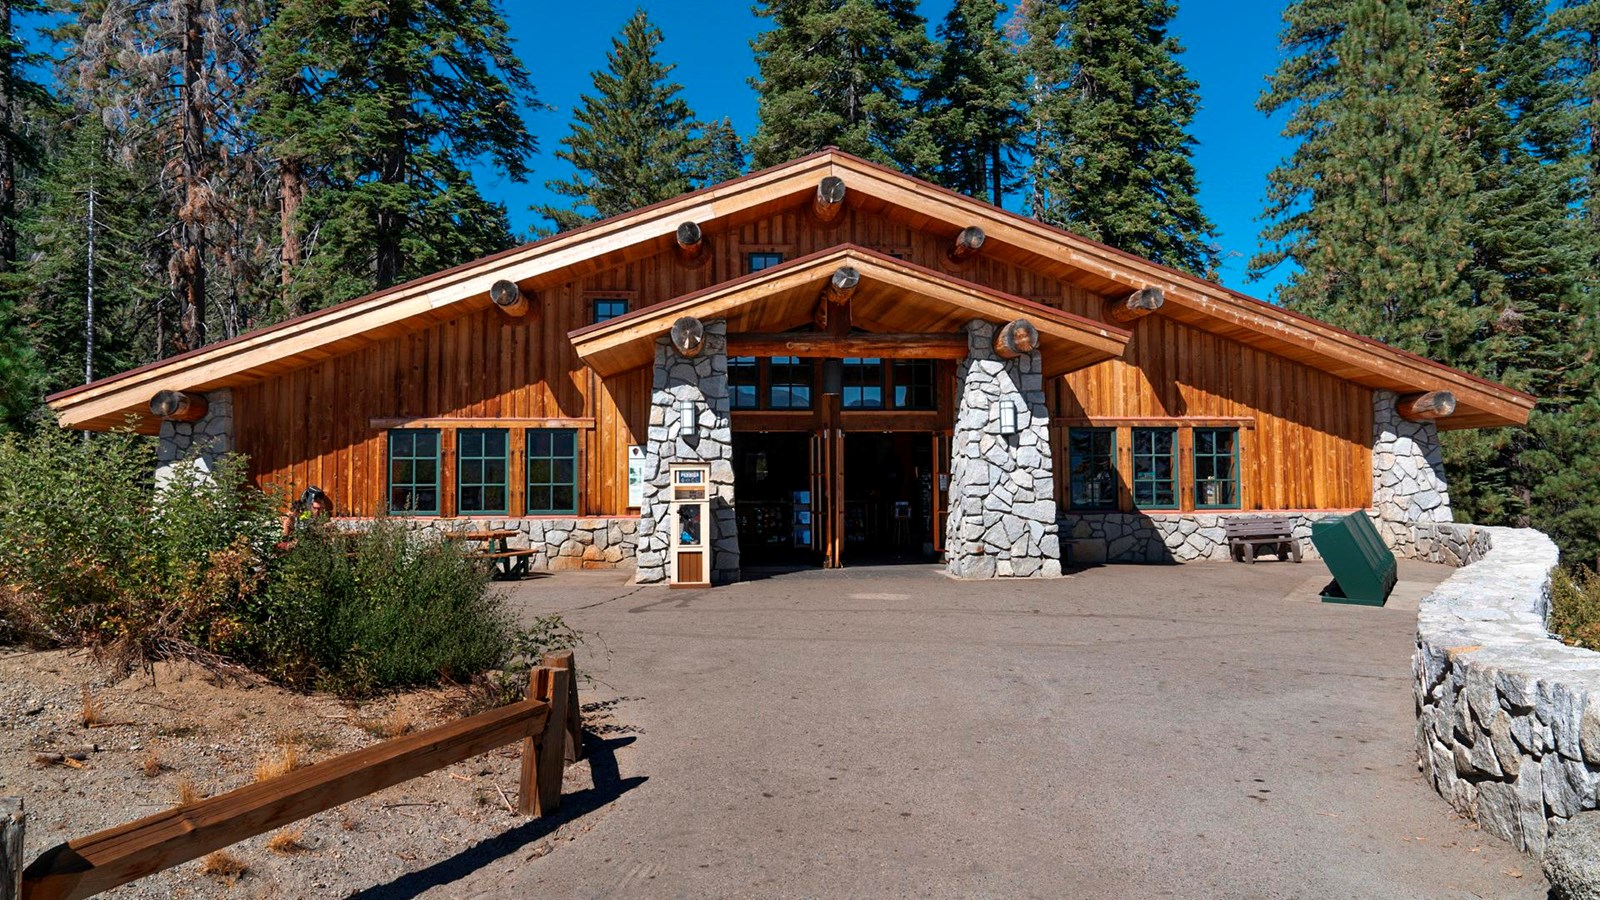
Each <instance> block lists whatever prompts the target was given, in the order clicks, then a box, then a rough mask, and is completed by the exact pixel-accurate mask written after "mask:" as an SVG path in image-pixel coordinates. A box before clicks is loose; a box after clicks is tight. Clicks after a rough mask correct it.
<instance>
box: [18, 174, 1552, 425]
mask: <svg viewBox="0 0 1600 900" xmlns="http://www.w3.org/2000/svg"><path fill="white" fill-rule="evenodd" d="M829 175H833V176H838V177H840V178H842V179H844V181H845V184H846V186H847V189H848V194H847V197H846V203H848V204H850V205H851V206H853V207H856V208H858V209H861V210H863V211H869V212H871V211H881V212H884V213H885V214H887V215H889V216H891V217H892V218H895V219H896V220H898V221H901V222H903V223H905V224H907V225H908V226H910V227H913V228H917V229H930V230H934V231H939V230H943V231H947V232H948V233H949V235H950V236H951V237H954V235H955V234H956V233H957V232H958V231H960V230H961V229H962V228H965V227H968V226H973V225H976V226H979V227H981V228H982V229H983V230H984V232H985V233H986V235H987V237H988V242H987V243H986V244H985V246H984V249H983V253H984V254H986V255H987V254H992V255H994V256H995V257H996V258H998V259H1004V260H1007V261H1009V262H1014V263H1016V264H1018V265H1021V266H1024V267H1027V268H1029V269H1031V270H1033V271H1037V272H1040V273H1042V274H1045V275H1049V276H1051V277H1055V278H1060V279H1061V280H1063V281H1066V282H1069V283H1072V284H1075V285H1079V286H1082V287H1084V288H1086V289H1089V290H1092V291H1095V292H1096V293H1101V294H1104V295H1107V296H1115V295H1116V294H1117V293H1119V292H1125V291H1129V290H1134V289H1138V288H1142V287H1159V288H1161V289H1162V290H1163V292H1164V293H1165V297H1166V301H1167V302H1166V305H1165V306H1164V307H1163V308H1162V310H1161V312H1160V313H1159V315H1165V316H1170V317H1171V318H1173V319H1175V320H1177V321H1180V322H1184V323H1186V324H1191V325H1194V326H1195V327H1198V328H1201V329H1203V330H1206V331H1209V332H1212V333H1215V334H1218V335H1220V336H1223V337H1226V338H1229V339H1232V340H1236V341H1238V342H1240V343H1243V344H1246V345H1249V346H1252V347H1256V348H1259V349H1262V350H1265V351H1267V352H1270V353H1274V354H1277V355H1280V356H1283V357H1285V358H1287V359H1291V360H1294V361H1297V362H1302V363H1305V364H1306V365H1310V366H1313V367H1315V368H1318V369H1321V370H1323V371H1326V372H1329V373H1331V374H1334V375H1337V376H1339V377H1341V378H1345V379H1347V380H1349V381H1352V382H1355V383H1357V384H1362V385H1366V386H1368V387H1372V388H1381V389H1388V390H1393V391H1397V392H1400V393H1413V392H1421V391H1431V390H1448V391H1451V392H1452V393H1454V394H1455V396H1456V399H1457V408H1456V413H1455V414H1454V415H1452V416H1450V417H1449V418H1446V419H1441V420H1439V422H1438V424H1439V427H1440V428H1447V429H1448V428H1473V427H1488V426H1499V425H1517V424H1524V423H1526V422H1527V418H1528V413H1529V412H1530V411H1531V410H1532V408H1533V406H1534V403H1535V398H1534V397H1532V396H1531V395H1529V394H1526V393H1523V392H1521V391H1516V390H1513V389H1511V388H1508V387H1506V386H1504V385H1501V384H1497V383H1495V382H1492V381H1488V380H1487V379H1483V378H1478V377H1476V376H1473V375H1470V374H1467V373H1465V372H1461V371H1459V370H1456V369H1452V368H1450V367H1449V366H1445V365H1443V364H1440V363H1437V362H1434V361H1432V360H1429V359H1426V358H1424V357H1421V356H1417V355H1415V354H1411V353H1408V352H1406V351H1403V350H1399V349H1396V348H1393V347H1389V346H1387V345H1385V344H1382V343H1380V342H1378V341H1374V340H1372V339H1370V338H1365V337H1362V336H1360V335H1356V334H1353V333H1351V332H1348V331H1344V330H1343V329H1340V328H1335V327H1334V326H1331V325H1328V324H1326V323H1323V322H1318V321H1316V320H1315V319H1311V318H1309V317H1307V316H1303V315H1300V314H1298V313H1294V312H1290V311H1288V310H1285V309H1282V308H1280V307H1277V306H1273V305H1272V304H1269V303H1265V302H1263V301H1260V300H1256V299H1254V298H1251V297H1247V296H1245V295H1243V294H1240V293H1238V292H1236V291H1230V290H1228V289H1227V288H1224V287H1222V286H1221V285H1218V284H1213V283H1211V282H1208V281H1205V280H1204V279H1201V278H1197V277H1195V276H1192V275H1189V274H1187V273H1183V272H1178V271H1176V270H1174V269H1169V268H1167V267H1165V266H1161V265H1159V264H1157V263H1154V262H1151V261H1149V260H1146V259H1142V258H1140V257H1137V256H1134V255H1132V254H1130V253H1126V252H1124V251H1120V250H1117V249H1114V248H1112V247H1107V246H1105V245H1104V244H1099V243H1096V242H1094V241H1091V240H1088V239H1086V238H1083V237H1080V236H1078V235H1074V234H1071V233H1069V232H1066V231H1063V230H1061V229H1059V228H1056V227H1054V226H1051V225H1046V224H1044V223H1041V222H1037V221H1035V220H1032V219H1028V218H1025V217H1023V216H1019V215H1017V214H1015V213H1011V212H1007V211H1005V210H1003V209H1000V208H998V207H995V206H992V205H990V204H987V203H984V202H981V201H978V200H974V199H972V198H970V197H966V196H963V195H961V194H957V193H955V192H953V191H949V190H946V189H944V188H941V187H937V186H935V185H932V184H929V183H927V182H924V181H920V180H918V179H915V178H912V177H910V176H907V175H904V174H901V173H899V172H895V171H893V170H891V169H887V168H884V167H882V166H878V165H876V164H873V163H869V162H867V161H865V160H862V159H859V158H856V157H853V156H850V155H849V154H846V153H843V152H840V151H837V150H832V149H828V150H823V151H821V152H818V153H814V154H812V155H810V156H806V157H802V158H800V159H797V160H794V161H792V162H788V163H784V164H782V165H779V166H775V167H773V168H770V169H766V170H763V171H760V172H753V173H751V174H749V175H746V176H744V177H742V178H738V179H735V180H733V181H729V182H726V183H724V184H720V185H716V186H714V187H711V188H706V189H704V190H700V191H696V192H694V193H690V194H685V195H682V196H680V197H676V198H673V199H671V200H667V201H664V202H661V203H657V204H654V205H652V206H648V207H644V208H642V209H638V210H634V211H632V212H629V213H625V214H623V215H620V216H616V217H613V218H610V219H606V220H603V221H601V222H596V223H594V224H592V225H588V226H585V227H583V228H579V229H576V230H573V231H569V232H564V233H562V234H559V235H555V236H552V237H549V238H546V239H544V240H541V241H537V242H535V243H532V244H528V245H525V246H522V247H518V248H515V249H512V250H507V251H505V252H503V253H499V254H496V255H493V256H489V257H485V258H483V259H480V260H476V261H473V262H470V263H466V264H464V265H461V266H457V267H455V268H452V269H447V270H445V271H443V272H438V273H435V274H433V275H428V276H425V277H423V278H419V279H416V280H414V281H411V282H408V283H406V284H402V285H397V286H395V287H393V288H390V289H388V290H384V291H380V292H378V293H375V294H370V295H368V296H366V297H361V298H357V299H355V300H351V301H349V302H346V303H343V304H340V305H338V306H333V307H330V308H328V309H325V310H321V311H318V312H315V313H311V314H308V315H305V316H300V317H297V318H295V319H291V320H288V321H286V322H281V323H278V324H277V325H273V326H270V327H267V328H262V329H259V330H257V331H253V332H250V333H247V334H244V335H240V336H239V337H236V338H233V339H231V340H227V341H223V342H220V343H217V344H212V345H210V346H207V347H203V348H200V349H199V350H195V351H191V352H189V353H185V354H182V355H179V356H174V357H171V358H169V359H165V360H161V361H160V362H156V363H152V364H150V365H147V366H143V367H140V368H137V369H133V370H131V371H128V372H123V373H121V374H118V375H113V376H110V377H108V378H104V379H101V380H99V381H96V382H93V383H90V384H87V385H83V386H81V387H76V388H72V389H69V390H66V391H62V392H60V393H57V394H54V395H52V396H50V397H48V398H47V401H48V403H49V405H50V406H51V408H52V409H54V410H55V411H56V412H57V414H58V415H59V417H60V421H61V424H62V425H63V426H67V427H76V428H88V429H96V430H103V429H107V428H112V427H118V426H122V425H124V424H126V423H127V422H128V420H129V419H130V417H131V418H133V419H134V420H135V421H136V422H137V424H138V426H139V427H140V428H141V430H146V431H153V430H154V429H155V428H156V426H157V424H158V423H156V422H155V421H154V420H153V419H151V418H150V416H149V412H148V409H147V404H148V402H149V400H150V397H151V396H152V395H154V394H155V393H156V392H157V391H161V390H189V391H208V390H215V389H218V388H224V387H235V386H239V385H243V384H249V383H252V382H255V381H259V380H262V379H264V378H267V377H270V376H272V375H275V374H279V373H282V372H285V371H291V370H293V369H297V368H302V367H305V366H308V365H312V364H315V363H316V362H319V361H322V360H325V359H328V358H331V357H334V356H338V355H342V354H344V353H347V352H349V351H351V350H353V349H357V348H359V347H362V346H366V345H369V344H371V343H374V342H376V341H380V340H384V339H387V338H390V337H394V336H397V335H401V334H405V333H408V332H411V331H415V330H419V329H421V328H425V327H428V326H430V325H433V324H436V323H438V322H442V321H447V320H449V319H452V318H456V317H458V316H461V315H464V314H467V313H471V312H475V311H478V310H482V309H487V308H488V306H489V305H490V301H489V299H488V291H489V286H490V285H491V284H493V283H494V282H495V281H497V280H501V279H508V280H511V281H514V282H517V283H518V285H519V286H521V287H522V289H523V290H524V291H525V292H528V293H529V294H530V295H531V294H533V293H535V292H537V291H539V290H540V289H542V288H546V287H550V286H553V285H556V284H559V283H563V282H567V281H571V280H573V279H576V278H581V277H583V276H585V275H587V274H590V273H592V272H595V271H599V270H602V269H605V268H607V267H610V266H614V265H617V264H620V263H622V262H626V261H627V260H629V259H633V258H638V257H642V256H647V255H650V254H654V253H659V252H667V251H669V250H670V249H671V248H672V247H673V246H674V242H673V234H674V231H675V229H676V227H677V226H678V225H679V224H681V223H682V222H685V221H694V222H696V223H698V224H700V225H701V226H702V228H703V229H705V230H707V231H711V230H714V229H721V228H728V227H734V226H736V225H738V224H740V223H742V222H745V221H751V220H754V219H757V218H760V217H762V216H765V215H770V214H771V213H773V212H776V211H779V210H783V209H792V208H795V207H797V206H800V205H802V204H804V203H808V202H809V201H810V197H811V196H812V195H813V193H814V192H815V190H816V186H817V183H818V182H819V181H820V180H821V179H822V178H824V177H826V176H829ZM947 281H948V279H947ZM952 283H954V282H952ZM721 287H723V286H718V288H715V289H720V288H721ZM715 289H713V290H715ZM962 289H963V290H967V291H971V292H974V293H975V294H986V293H990V292H986V291H984V290H983V289H978V288H973V287H972V286H971V285H963V288H962ZM1011 300H1012V301H1017V302H1022V303H1026V302H1027V301H1019V300H1018V298H1011ZM1032 306H1035V307H1037V306H1040V305H1039V304H1032ZM1041 308H1043V307H1041ZM1018 314H1019V315H1021V314H1023V313H1018ZM983 318H988V317H987V316H983ZM1107 327H1108V328H1109V326H1107ZM1111 330H1114V329H1111ZM580 331H581V330H580ZM1041 331H1043V328H1042V326H1041Z"/></svg>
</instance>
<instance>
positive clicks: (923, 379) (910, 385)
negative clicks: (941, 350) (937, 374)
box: [890, 359, 938, 409]
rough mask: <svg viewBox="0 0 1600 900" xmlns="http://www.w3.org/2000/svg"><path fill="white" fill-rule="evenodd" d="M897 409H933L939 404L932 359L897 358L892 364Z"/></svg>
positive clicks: (895, 406) (894, 397)
mask: <svg viewBox="0 0 1600 900" xmlns="http://www.w3.org/2000/svg"><path fill="white" fill-rule="evenodd" d="M890 370H891V375H890V377H892V378H893V379H894V393H893V402H894V408H895V409H933V408H934V407H935V406H937V405H938V392H937V391H936V390H935V389H934V383H933V374H934V366H933V360H931V359H897V360H895V361H894V365H892V366H890Z"/></svg>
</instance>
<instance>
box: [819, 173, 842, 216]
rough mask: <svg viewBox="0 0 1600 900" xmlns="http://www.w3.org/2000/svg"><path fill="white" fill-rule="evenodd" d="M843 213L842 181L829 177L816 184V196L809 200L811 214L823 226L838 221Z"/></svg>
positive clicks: (835, 176)
mask: <svg viewBox="0 0 1600 900" xmlns="http://www.w3.org/2000/svg"><path fill="white" fill-rule="evenodd" d="M843 212H844V179H843V178H840V177H839V176H837V175H829V176H828V177H827V178H824V179H822V181H821V182H820V183H818V184H817V195H816V196H815V197H813V198H812V200H811V213H812V214H813V215H815V216H816V217H817V221H818V222H821V223H822V224H824V225H832V224H833V223H835V222H837V221H839V217H840V215H841V214H842V213H843Z"/></svg>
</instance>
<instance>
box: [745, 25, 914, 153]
mask: <svg viewBox="0 0 1600 900" xmlns="http://www.w3.org/2000/svg"><path fill="white" fill-rule="evenodd" d="M755 11H756V15H758V16H761V17H762V18H766V19H771V20H772V23H773V27H772V29H771V30H769V31H766V32H763V33H762V34H761V35H760V36H759V37H757V38H756V39H755V40H753V41H751V42H750V46H751V47H752V48H754V50H755V53H756V66H757V69H758V70H759V73H760V74H759V76H758V77H756V78H754V79H752V80H751V84H753V85H754V86H755V88H756V92H757V93H758V94H759V107H758V115H759V116H760V125H759V126H758V127H757V130H756V134H755V137H754V138H752V139H751V141H750V150H751V153H752V154H753V155H754V156H755V164H756V166H757V167H763V166H773V165H777V164H778V163H781V162H784V161H786V160H790V159H793V158H795V157H797V156H804V155H805V154H807V153H812V152H814V151H816V150H819V149H821V148H822V147H825V146H829V145H832V146H836V147H838V148H839V149H841V150H844V151H846V152H848V153H854V154H856V155H857V156H861V157H865V158H867V159H871V160H874V161H877V162H885V163H891V164H894V165H897V166H899V167H901V168H902V169H905V170H907V171H911V172H926V171H929V170H931V169H932V168H933V166H934V165H935V164H936V163H937V162H938V153H937V149H936V148H935V146H934V144H933V138H932V134H931V133H930V129H929V126H928V123H927V122H926V121H924V120H923V118H922V116H921V115H920V113H919V110H918V107H917V103H916V97H915V95H916V92H917V90H918V88H919V86H920V84H921V82H922V80H923V78H925V77H926V71H927V67H928V64H929V56H930V52H931V49H930V42H929V41H928V34H927V23H926V22H925V21H924V20H923V18H922V16H920V15H918V14H917V10H916V3H915V2H913V0H763V2H761V3H759V4H758V5H757V6H756V10H755Z"/></svg>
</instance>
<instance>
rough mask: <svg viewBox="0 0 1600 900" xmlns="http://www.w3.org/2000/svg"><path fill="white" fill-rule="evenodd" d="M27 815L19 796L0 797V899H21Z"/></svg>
mask: <svg viewBox="0 0 1600 900" xmlns="http://www.w3.org/2000/svg"><path fill="white" fill-rule="evenodd" d="M27 824H28V815H27V812H26V811H25V809H24V807H23V803H22V798H21V797H0V900H22V868H23V865H22V852H23V850H22V843H23V841H22V839H23V837H24V834H25V832H26V829H27Z"/></svg>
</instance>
